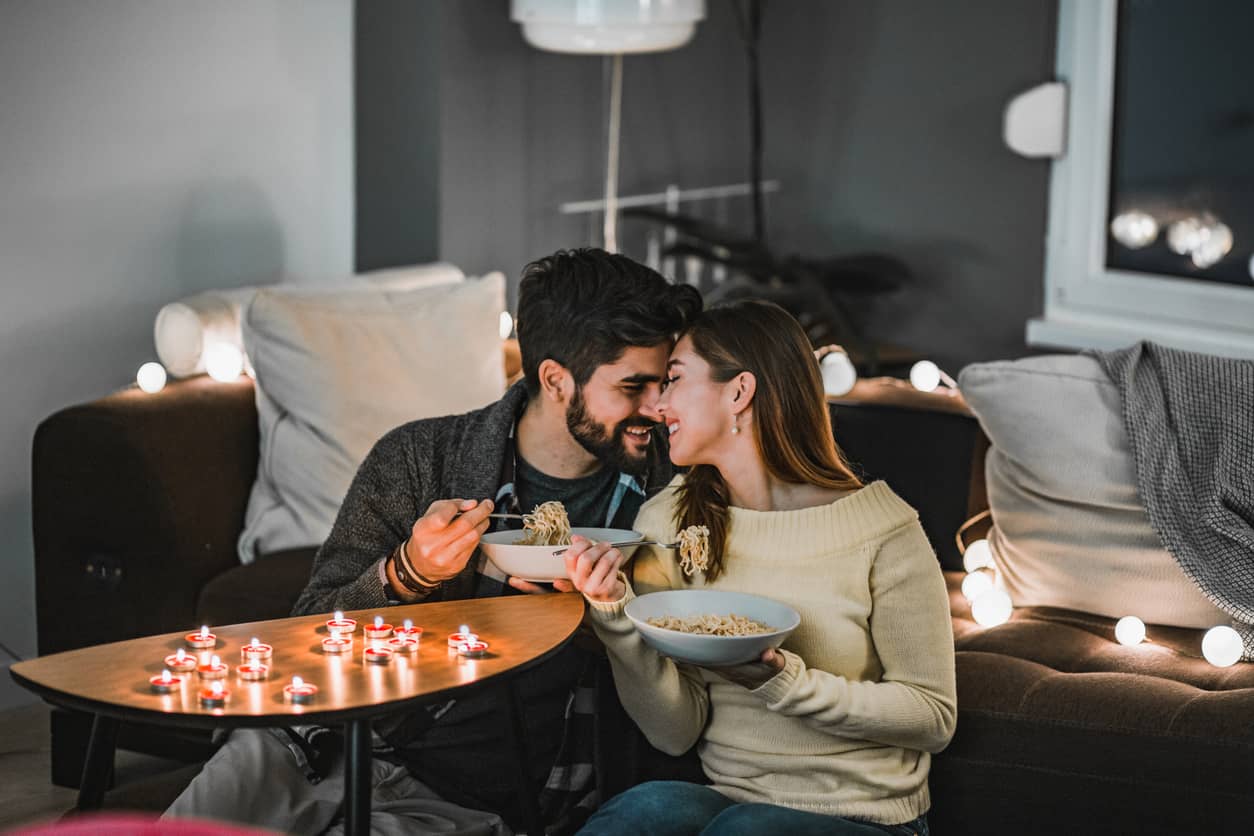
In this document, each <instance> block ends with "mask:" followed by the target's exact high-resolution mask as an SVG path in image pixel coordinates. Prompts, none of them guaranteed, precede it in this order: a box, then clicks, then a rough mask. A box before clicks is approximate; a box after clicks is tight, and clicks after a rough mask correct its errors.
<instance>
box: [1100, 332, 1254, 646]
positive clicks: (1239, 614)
mask: <svg viewBox="0 0 1254 836" xmlns="http://www.w3.org/2000/svg"><path fill="white" fill-rule="evenodd" d="M1094 354H1095V356H1096V357H1097V359H1098V361H1099V362H1100V363H1101V365H1102V368H1103V369H1104V370H1105V371H1106V373H1107V374H1108V375H1109V376H1110V378H1111V380H1112V381H1114V383H1115V384H1116V385H1117V386H1118V388H1119V391H1120V393H1121V395H1122V399H1123V421H1124V425H1125V426H1126V428H1127V431H1128V437H1129V439H1130V441H1131V446H1132V454H1133V457H1134V459H1135V462H1136V478H1137V488H1138V490H1139V491H1140V494H1141V501H1142V502H1143V503H1145V508H1146V510H1147V512H1148V514H1149V520H1150V524H1151V525H1152V526H1153V528H1154V530H1155V531H1156V532H1157V533H1158V536H1159V539H1161V540H1162V542H1163V546H1164V547H1165V548H1166V549H1167V551H1169V552H1170V553H1171V554H1172V556H1173V557H1175V559H1176V562H1177V563H1179V564H1180V568H1181V569H1183V570H1184V572H1185V574H1187V575H1188V576H1189V577H1190V578H1192V579H1193V581H1194V582H1195V583H1197V585H1198V586H1199V587H1200V588H1201V590H1202V592H1203V593H1205V594H1206V597H1207V598H1209V599H1210V600H1211V601H1212V602H1213V603H1214V604H1215V605H1216V606H1217V607H1219V608H1220V609H1222V610H1223V611H1224V612H1226V613H1228V614H1229V615H1231V616H1232V618H1233V621H1234V623H1233V625H1232V626H1233V627H1234V628H1236V630H1237V632H1239V633H1240V634H1241V638H1242V640H1243V642H1244V645H1245V653H1244V658H1245V659H1246V660H1247V661H1254V361H1250V360H1234V359H1229V358H1225V357H1214V356H1211V355H1207V354H1197V353H1194V352H1189V351H1179V350H1176V349H1171V348H1165V347H1163V346H1160V345H1156V344H1154V343H1150V342H1141V343H1138V344H1137V345H1134V346H1132V347H1131V348H1126V349H1122V350H1119V351H1109V352H1094Z"/></svg>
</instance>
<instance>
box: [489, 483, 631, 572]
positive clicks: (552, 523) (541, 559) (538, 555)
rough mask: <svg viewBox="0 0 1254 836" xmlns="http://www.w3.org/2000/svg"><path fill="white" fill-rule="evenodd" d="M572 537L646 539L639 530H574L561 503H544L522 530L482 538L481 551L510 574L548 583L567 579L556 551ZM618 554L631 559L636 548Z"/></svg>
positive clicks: (527, 518)
mask: <svg viewBox="0 0 1254 836" xmlns="http://www.w3.org/2000/svg"><path fill="white" fill-rule="evenodd" d="M573 534H578V535H579V536H581V537H587V538H588V539H589V540H596V541H606V542H611V543H629V542H631V541H633V540H643V539H644V535H643V534H641V533H640V532H639V531H631V530H628V529H622V528H584V527H576V528H572V527H571V525H570V520H569V519H568V518H567V516H566V509H565V508H564V507H563V506H562V503H560V502H545V503H543V504H541V505H537V506H536V508H535V510H533V511H532V512H531V513H530V514H526V515H524V518H523V528H522V529H515V530H511V531H489V532H488V533H487V534H484V535H483V537H482V538H480V540H479V548H481V549H483V553H484V554H486V555H487V556H488V560H491V561H492V562H493V563H494V564H496V566H497V568H498V569H500V570H501V571H502V572H504V573H505V574H507V575H512V576H513V577H515V578H519V579H521V580H524V581H533V582H537V583H549V582H551V581H555V580H557V579H558V578H564V577H566V561H565V560H564V559H563V558H562V556H561V555H554V554H553V552H555V551H557V550H558V549H560V548H562V547H563V546H569V545H570V538H571V535H573ZM619 551H621V552H622V553H623V557H631V554H632V552H634V551H635V548H634V547H632V546H620V547H619Z"/></svg>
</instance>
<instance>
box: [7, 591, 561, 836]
mask: <svg viewBox="0 0 1254 836" xmlns="http://www.w3.org/2000/svg"><path fill="white" fill-rule="evenodd" d="M583 613H584V602H583V597H582V596H581V595H578V594H576V593H569V594H548V595H510V596H505V597H500V598H478V599H472V600H467V601H447V602H438V603H432V604H411V605H406V606H397V607H385V608H381V609H378V610H357V611H354V612H346V613H345V615H346V616H349V617H351V618H355V619H356V620H357V622H358V626H357V632H356V633H355V634H354V641H355V646H354V650H353V652H352V653H351V654H346V655H344V656H331V655H328V654H324V653H323V652H322V640H323V639H324V638H326V637H327V630H326V627H325V622H326V620H327V619H328V618H329V617H330V616H329V615H328V614H324V615H314V616H297V617H294V618H284V619H278V620H274V621H257V622H252V623H248V624H233V625H229V626H221V625H209V626H210V629H211V631H212V632H213V633H214V634H215V635H216V636H217V646H216V647H215V648H214V649H212V650H207V651H193V650H190V649H187V648H186V645H185V644H184V641H183V638H184V636H185V635H186V633H187V632H191V631H192V630H193V629H194V628H192V627H191V626H190V625H189V630H188V631H184V632H179V633H168V634H165V635H161V636H149V637H147V638H142V639H131V640H129V641H122V642H115V643H113V644H105V645H98V646H96V647H87V648H83V649H80V650H70V651H66V652H64V653H57V654H54V655H51V656H44V657H41V658H38V659H32V660H30V661H26V662H20V663H18V664H16V665H14V666H13V667H12V668H10V671H11V673H12V675H13V678H14V679H15V680H17V682H18V684H20V685H22V686H23V687H25V688H28V689H29V690H31V691H34V692H35V693H36V694H38V695H39V696H41V697H42V698H43V699H44V700H46V701H47V702H50V703H53V704H55V705H59V706H63V707H65V708H71V709H78V710H80V711H86V712H89V713H91V714H94V715H95V722H94V724H93V727H92V737H91V743H90V745H89V747H88V750H87V760H86V762H85V763H84V765H83V782H82V785H81V789H80V791H79V805H78V806H79V808H80V809H94V808H95V807H98V806H99V805H100V802H101V800H102V797H103V794H104V790H105V787H106V785H107V782H108V779H109V774H110V771H111V769H112V766H113V756H114V752H115V747H116V742H117V731H118V722H119V721H120V720H142V721H145V722H149V723H160V724H166V725H170V726H191V727H202V728H203V727H232V728H233V727H240V726H282V725H297V724H300V725H304V724H319V725H330V726H335V725H340V726H343V727H344V730H345V747H344V758H345V773H344V776H345V781H344V811H345V819H346V821H345V831H346V833H348V834H365V833H367V832H369V821H370V720H371V718H373V717H375V716H378V715H380V714H385V713H389V712H394V711H398V710H403V709H406V708H416V707H418V706H420V705H422V704H424V703H429V702H433V701H436V700H438V699H440V698H445V697H448V696H449V695H451V694H453V693H455V692H459V691H462V690H464V689H467V688H471V687H475V686H481V685H484V684H485V683H489V682H495V683H499V684H502V685H505V686H506V687H505V688H503V693H504V695H505V696H506V697H507V702H508V704H509V710H508V711H506V712H503V714H504V716H505V718H506V721H507V728H506V734H507V738H508V739H510V740H511V741H512V743H513V745H514V748H515V751H516V753H517V755H518V768H519V772H518V781H519V799H520V801H521V803H522V808H523V815H524V816H525V818H526V819H527V821H526V824H527V827H528V830H529V832H532V833H543V832H544V830H543V827H542V825H541V823H540V822H541V820H540V813H539V806H538V803H537V795H538V788H537V787H535V786H533V785H532V782H531V779H530V776H529V775H528V774H527V758H526V749H525V747H526V741H525V740H524V739H523V725H522V718H521V712H520V706H519V701H518V695H517V693H516V691H515V689H514V687H513V675H514V674H517V673H519V672H521V671H523V670H526V669H527V668H530V667H532V666H534V665H536V664H538V663H539V662H542V661H543V660H545V659H547V658H548V657H550V656H552V655H553V654H554V653H556V652H557V651H558V650H560V649H561V648H562V647H563V646H564V645H565V644H566V643H567V642H568V641H570V639H571V637H572V636H573V635H574V633H575V631H576V630H577V629H578V627H579V622H580V621H581V619H582V618H583ZM376 615H381V616H383V617H384V619H385V620H386V621H387V622H388V623H390V624H393V625H397V626H399V625H400V624H401V622H402V621H403V620H404V619H406V618H409V619H412V620H413V622H414V624H415V626H419V627H422V628H423V635H422V640H421V644H420V647H419V650H418V653H417V655H416V656H415V657H413V658H412V660H410V659H407V658H404V657H402V656H400V655H399V654H398V655H397V656H396V657H394V658H393V659H392V661H391V662H389V663H387V664H386V665H377V664H374V663H370V662H366V661H365V660H364V659H363V657H362V650H363V648H364V647H365V646H367V645H368V644H369V642H368V641H367V640H366V639H365V638H364V637H363V632H362V628H363V627H364V626H365V625H367V624H372V623H373V621H374V617H375V616H376ZM461 625H467V626H469V627H470V629H471V630H472V631H473V632H474V633H476V634H477V635H478V636H479V637H480V638H481V639H483V640H484V641H487V642H488V644H489V650H488V653H487V654H486V655H485V656H484V657H483V658H479V659H466V658H463V657H461V656H458V655H456V654H455V653H451V652H450V650H449V648H448V641H447V638H448V635H449V634H450V633H454V632H457V631H458V629H459V627H460V626H461ZM254 636H255V637H257V638H259V639H260V640H261V641H262V642H264V643H267V644H270V645H272V646H273V648H274V657H273V659H272V660H271V671H270V677H269V678H268V679H266V680H264V681H261V682H245V681H241V680H240V679H239V678H238V675H237V674H236V672H235V668H236V666H237V665H238V664H239V663H240V647H242V646H243V645H245V644H248V643H249V641H250V639H251V638H253V637H254ZM180 647H183V648H184V649H186V650H187V652H188V653H192V654H196V653H201V654H203V656H204V658H205V659H207V658H208V656H209V655H210V654H214V653H216V654H217V655H218V656H220V657H221V659H222V661H223V662H225V663H227V664H228V665H230V666H231V673H230V674H229V675H228V677H227V678H226V680H224V682H225V683H226V687H227V688H228V689H229V690H230V697H229V699H228V700H227V702H226V704H225V705H224V707H222V708H202V707H201V705H200V702H199V697H198V694H199V692H200V690H201V688H202V687H204V685H205V684H207V683H202V682H201V681H200V680H199V679H198V677H197V675H196V674H195V673H192V674H185V675H184V682H183V684H182V685H181V686H179V687H178V689H177V690H175V691H174V692H173V693H171V694H166V695H158V694H154V693H152V691H151V689H150V687H149V682H148V680H149V677H151V676H154V675H158V674H160V673H161V670H162V668H163V667H164V665H163V659H164V658H165V657H166V656H167V655H169V654H171V653H174V652H176V650H177V649H178V648H180ZM293 676H300V677H301V678H302V679H304V680H305V681H306V682H309V683H312V684H314V685H316V686H318V694H317V696H316V697H315V698H314V700H313V702H312V703H311V704H309V705H292V704H290V703H288V702H286V701H285V700H284V698H283V687H284V686H285V685H287V684H289V683H290V682H291V680H292V677H293Z"/></svg>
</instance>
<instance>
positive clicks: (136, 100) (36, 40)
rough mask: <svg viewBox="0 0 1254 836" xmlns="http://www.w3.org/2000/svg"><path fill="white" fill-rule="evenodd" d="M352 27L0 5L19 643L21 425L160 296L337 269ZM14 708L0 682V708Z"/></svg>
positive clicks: (346, 2) (260, 3) (44, 410)
mask: <svg viewBox="0 0 1254 836" xmlns="http://www.w3.org/2000/svg"><path fill="white" fill-rule="evenodd" d="M352 31H353V13H352V3H351V2H350V0H214V1H213V2H197V3H190V2H187V3H170V2H163V0H107V2H73V0H0V381H2V385H0V392H2V393H3V394H2V395H0V577H2V578H3V582H0V636H3V642H4V643H5V644H6V645H8V646H10V647H11V648H13V649H14V650H15V651H17V652H18V653H21V654H23V655H33V653H34V651H35V614H34V582H33V556H32V546H31V535H30V489H29V486H30V464H29V461H30V448H31V439H32V435H33V433H34V429H35V426H36V424H37V423H38V422H39V421H40V420H41V419H43V418H44V417H45V416H47V415H48V414H50V413H52V412H54V411H55V410H57V409H59V408H61V407H64V406H68V405H70V404H73V403H77V402H81V401H84V400H88V399H91V398H95V397H99V396H101V395H103V394H106V393H108V392H109V391H111V390H113V389H116V388H118V387H121V386H125V385H127V384H128V382H129V381H130V380H132V379H133V375H134V370H135V369H136V368H137V367H138V366H139V364H140V363H141V362H143V361H145V360H148V359H154V351H153V347H152V322H153V317H154V315H155V314H156V311H157V310H158V308H160V306H161V305H162V304H164V303H165V302H168V301H170V300H173V299H176V298H178V297H180V296H183V295H186V294H188V293H192V292H195V291H197V290H200V289H203V288H208V287H215V286H228V285H242V284H249V283H254V282H264V281H270V280H273V279H275V278H277V277H293V278H300V279H318V278H323V277H330V276H335V275H343V274H346V273H348V272H349V271H350V267H351V264H352V255H353V253H352V235H353V230H352V218H353V170H352V157H353V118H352ZM2 655H3V654H2V653H0V656H2ZM7 661H8V660H7V659H6V660H4V662H0V664H5V665H6V666H7ZM30 698H31V697H30V696H29V695H27V694H25V692H22V691H20V690H19V689H17V688H16V686H14V685H13V684H12V683H11V680H10V678H9V677H8V676H7V671H5V673H4V675H0V708H3V707H6V706H8V705H12V704H15V703H17V702H20V701H24V700H27V699H30Z"/></svg>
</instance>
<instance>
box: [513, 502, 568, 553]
mask: <svg viewBox="0 0 1254 836" xmlns="http://www.w3.org/2000/svg"><path fill="white" fill-rule="evenodd" d="M514 545H515V546H569V545H570V517H568V516H566V506H565V505H563V504H562V503H560V502H541V503H540V504H539V505H537V506H536V507H535V509H533V510H532V512H531V513H530V514H524V515H523V538H522V539H521V540H515V541H514Z"/></svg>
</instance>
